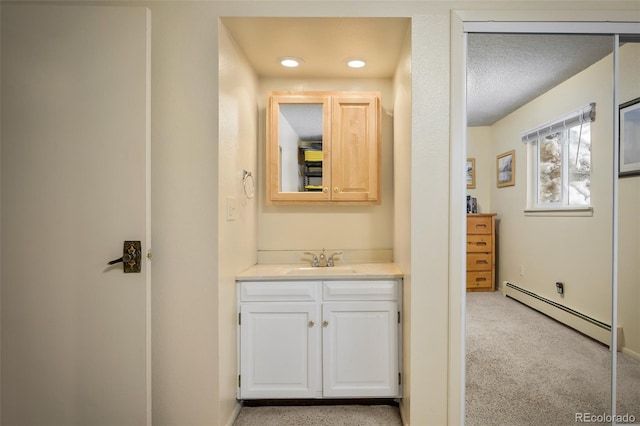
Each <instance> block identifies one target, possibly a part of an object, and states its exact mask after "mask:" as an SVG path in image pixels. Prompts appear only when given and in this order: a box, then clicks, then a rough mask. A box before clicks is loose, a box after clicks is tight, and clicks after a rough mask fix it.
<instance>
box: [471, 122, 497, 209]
mask: <svg viewBox="0 0 640 426" xmlns="http://www.w3.org/2000/svg"><path fill="white" fill-rule="evenodd" d="M467 157H470V158H475V159H476V187H475V188H473V189H467V195H470V196H472V197H476V199H477V200H478V213H492V210H491V209H492V207H491V188H492V184H495V183H494V182H493V180H492V177H493V176H495V171H494V169H495V167H496V164H495V163H496V158H495V156H494V155H493V150H492V149H491V127H490V126H484V127H469V128H468V129H467Z"/></svg>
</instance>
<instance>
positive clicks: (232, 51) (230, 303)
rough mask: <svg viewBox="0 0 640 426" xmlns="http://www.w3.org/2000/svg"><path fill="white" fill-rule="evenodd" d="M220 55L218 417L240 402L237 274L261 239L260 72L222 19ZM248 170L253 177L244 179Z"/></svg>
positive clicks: (252, 259) (249, 261) (224, 418)
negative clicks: (230, 213)
mask: <svg viewBox="0 0 640 426" xmlns="http://www.w3.org/2000/svg"><path fill="white" fill-rule="evenodd" d="M218 55H219V58H220V60H219V74H218V79H219V92H218V93H219V102H220V104H219V112H218V123H219V134H218V135H219V137H218V155H219V157H218V217H219V218H220V220H219V221H218V227H219V238H218V265H219V266H218V267H219V273H218V286H217V287H218V300H219V301H220V303H219V305H218V309H219V313H218V332H219V347H218V350H219V352H218V353H219V362H218V374H219V384H218V388H219V389H218V392H219V398H220V399H219V401H220V405H219V409H218V412H217V413H218V422H219V423H221V424H222V423H224V422H226V421H227V420H228V416H229V413H231V412H233V411H234V410H236V409H237V408H238V403H237V401H236V386H237V383H238V376H237V374H238V371H237V368H236V364H237V359H238V358H237V347H236V337H237V325H236V324H237V320H236V315H237V309H236V287H235V276H236V274H237V273H238V272H239V271H242V270H243V269H246V268H247V267H249V266H251V265H253V264H255V263H256V253H257V240H258V229H257V225H258V220H257V211H258V197H257V196H256V194H257V193H258V192H259V189H260V187H259V186H258V185H255V188H253V189H254V196H253V198H249V196H251V189H252V183H257V182H259V181H258V179H257V174H258V169H259V167H258V162H257V157H258V154H257V153H258V144H257V140H256V135H257V133H258V101H257V100H258V98H259V94H258V78H257V76H256V75H255V73H254V71H253V69H252V68H251V66H250V64H249V63H248V61H247V59H246V58H245V57H244V54H243V53H242V52H241V51H240V50H239V49H238V47H237V46H236V45H235V43H234V41H233V39H232V38H231V36H230V35H229V33H228V32H227V31H226V29H225V28H224V25H223V24H221V25H220V31H219V39H218ZM243 170H247V171H248V172H251V174H252V176H254V180H253V182H251V181H248V182H247V191H246V192H247V193H248V194H245V189H244V185H243ZM229 197H231V199H232V202H233V204H234V205H235V218H234V220H231V221H230V220H227V216H226V213H227V210H226V209H227V202H228V198H229Z"/></svg>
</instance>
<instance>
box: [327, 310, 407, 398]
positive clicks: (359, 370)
mask: <svg viewBox="0 0 640 426" xmlns="http://www.w3.org/2000/svg"><path fill="white" fill-rule="evenodd" d="M397 318H398V305H397V304H396V302H388V301H372V302H335V303H325V304H324V305H323V306H322V319H323V340H322V342H323V363H322V367H323V392H324V396H325V397H378V398H379V397H396V396H398V388H399V386H398V381H399V376H398V373H399V364H398V319H397Z"/></svg>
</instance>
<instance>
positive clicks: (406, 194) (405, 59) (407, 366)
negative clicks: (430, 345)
mask: <svg viewBox="0 0 640 426" xmlns="http://www.w3.org/2000/svg"><path fill="white" fill-rule="evenodd" d="M393 99H394V102H395V103H394V107H393V111H394V114H393V122H394V126H393V217H394V221H393V260H394V262H395V263H396V264H398V266H399V267H400V270H402V271H405V275H404V283H403V284H404V286H403V294H402V296H403V308H404V311H403V312H404V315H403V316H404V321H403V324H402V325H403V328H402V331H403V334H402V340H403V343H404V344H403V358H402V366H403V375H404V380H403V386H402V389H403V396H404V397H403V399H402V403H401V405H400V409H401V412H402V417H403V419H405V423H407V422H408V419H409V418H410V412H411V357H410V354H411V346H410V344H409V343H410V341H411V338H410V336H411V332H410V330H411V327H412V323H411V303H410V301H411V284H412V280H411V273H410V271H411V245H410V244H409V242H410V241H411V215H410V212H411V168H412V167H413V166H412V164H411V31H408V32H407V35H406V38H405V40H404V43H403V46H402V50H401V51H400V56H399V60H398V66H397V68H396V71H395V75H394V79H393Z"/></svg>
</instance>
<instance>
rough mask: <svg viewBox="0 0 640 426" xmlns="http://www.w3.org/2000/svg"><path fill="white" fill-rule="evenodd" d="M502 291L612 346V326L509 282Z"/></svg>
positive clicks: (505, 283)
mask: <svg viewBox="0 0 640 426" xmlns="http://www.w3.org/2000/svg"><path fill="white" fill-rule="evenodd" d="M502 291H503V293H504V295H505V296H507V297H511V298H512V299H515V300H517V301H519V302H522V303H524V304H525V305H527V306H529V307H531V308H533V309H535V310H536V311H539V312H542V313H543V314H545V315H547V316H549V317H551V318H553V319H555V320H557V321H560V322H561V323H563V324H565V325H567V326H569V327H571V328H574V329H576V330H578V331H579V332H581V333H582V334H586V335H587V336H589V337H591V338H593V339H595V340H597V341H599V342H602V343H604V344H605V345H607V346H611V325H609V324H606V323H604V322H602V321H598V320H597V319H595V318H591V317H589V316H587V315H585V314H583V313H581V312H578V311H576V310H573V309H571V308H568V307H566V306H564V305H561V304H559V303H557V302H554V301H553V300H550V299H547V298H545V297H542V296H540V295H538V294H535V293H533V292H531V291H529V290H525V289H524V288H522V287H518V286H517V285H515V284H512V283H510V282H508V281H504V282H503V283H502ZM618 342H620V339H618ZM618 349H619V348H618Z"/></svg>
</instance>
